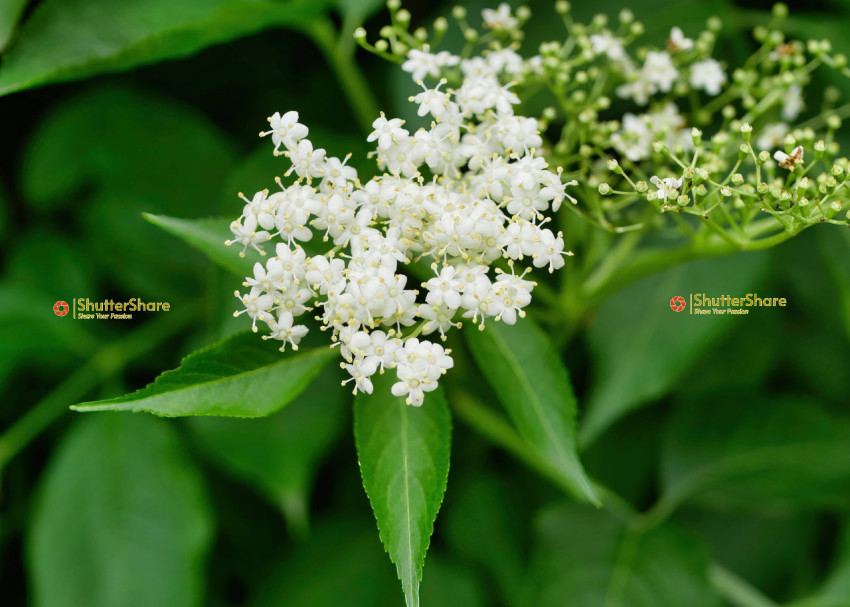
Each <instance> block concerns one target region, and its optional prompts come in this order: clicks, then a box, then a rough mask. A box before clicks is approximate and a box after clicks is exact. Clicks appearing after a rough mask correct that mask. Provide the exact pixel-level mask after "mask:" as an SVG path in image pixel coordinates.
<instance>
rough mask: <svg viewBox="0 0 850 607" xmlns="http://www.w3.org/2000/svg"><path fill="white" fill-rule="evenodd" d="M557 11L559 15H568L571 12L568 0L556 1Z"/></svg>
mask: <svg viewBox="0 0 850 607" xmlns="http://www.w3.org/2000/svg"><path fill="white" fill-rule="evenodd" d="M555 12H556V13H558V14H559V15H566V14H567V13H569V12H570V3H569V2H567V1H566V0H558V2H556V3H555Z"/></svg>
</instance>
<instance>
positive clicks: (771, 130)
mask: <svg viewBox="0 0 850 607" xmlns="http://www.w3.org/2000/svg"><path fill="white" fill-rule="evenodd" d="M788 131H789V128H788V125H787V124H785V123H784V122H775V123H773V124H766V125H764V126H763V127H762V128H761V135H760V136H759V138H758V139H757V140H756V147H757V148H758V149H760V150H772V149H775V148H778V147H779V146H781V145H782V142H783V141H785V135H787V134H788Z"/></svg>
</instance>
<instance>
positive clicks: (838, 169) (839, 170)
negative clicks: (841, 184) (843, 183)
mask: <svg viewBox="0 0 850 607" xmlns="http://www.w3.org/2000/svg"><path fill="white" fill-rule="evenodd" d="M830 172H831V173H832V174H833V175H835V176H836V177H841V175H843V174H844V167H843V166H841V165H840V164H833V165H832V170H831V171H830Z"/></svg>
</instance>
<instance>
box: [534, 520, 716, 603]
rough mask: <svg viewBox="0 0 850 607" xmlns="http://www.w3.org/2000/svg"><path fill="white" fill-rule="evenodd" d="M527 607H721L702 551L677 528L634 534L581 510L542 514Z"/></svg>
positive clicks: (696, 542)
mask: <svg viewBox="0 0 850 607" xmlns="http://www.w3.org/2000/svg"><path fill="white" fill-rule="evenodd" d="M535 528H536V537H537V545H536V548H535V551H534V556H533V558H532V563H531V565H530V566H529V573H528V576H527V579H526V587H525V590H526V592H525V595H524V602H523V604H524V605H527V606H528V607H562V606H564V605H588V606H591V605H592V606H602V605H604V606H606V607H683V606H684V605H687V606H688V607H719V606H720V605H721V602H720V600H719V598H718V597H717V596H716V595H715V594H714V593H713V591H712V589H711V587H710V586H709V584H708V578H707V571H708V565H709V559H708V555H707V553H706V550H705V548H704V547H703V546H702V545H701V544H700V543H699V542H698V541H696V540H695V539H693V538H691V537H690V536H688V535H686V534H684V533H683V532H681V531H679V530H678V529H676V528H675V527H672V526H670V525H666V526H664V527H661V528H658V529H655V530H653V531H649V532H647V533H638V532H636V531H632V530H629V529H628V528H627V527H626V526H625V525H624V524H623V523H621V522H620V521H618V520H617V519H615V518H613V517H612V516H611V515H610V514H608V513H606V512H603V511H600V510H592V509H590V508H587V507H586V506H579V505H566V506H556V507H551V508H549V509H547V510H545V511H544V512H543V513H541V515H540V516H539V517H538V520H537V521H536V525H535Z"/></svg>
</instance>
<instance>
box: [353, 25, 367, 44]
mask: <svg viewBox="0 0 850 607" xmlns="http://www.w3.org/2000/svg"><path fill="white" fill-rule="evenodd" d="M354 39H355V40H357V42H361V43H362V42H366V30H365V29H363V28H362V27H358V28H357V29H356V30H354Z"/></svg>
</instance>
